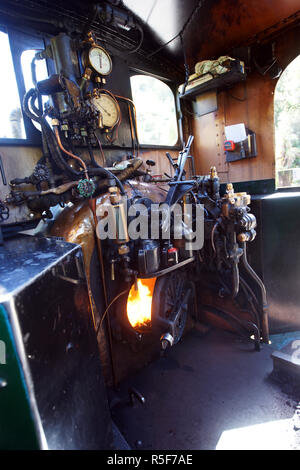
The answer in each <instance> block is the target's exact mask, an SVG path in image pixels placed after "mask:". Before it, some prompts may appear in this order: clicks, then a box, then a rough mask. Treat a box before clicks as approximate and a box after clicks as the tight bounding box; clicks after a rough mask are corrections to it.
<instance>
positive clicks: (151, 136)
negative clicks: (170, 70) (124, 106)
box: [130, 75, 178, 147]
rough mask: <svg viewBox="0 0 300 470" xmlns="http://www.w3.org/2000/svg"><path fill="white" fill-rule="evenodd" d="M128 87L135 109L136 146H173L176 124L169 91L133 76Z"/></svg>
mask: <svg viewBox="0 0 300 470" xmlns="http://www.w3.org/2000/svg"><path fill="white" fill-rule="evenodd" d="M130 83H131V91H132V98H133V101H134V103H135V106H136V113H137V130H138V136H139V143H140V144H142V145H149V146H153V145H158V146H159V145H161V146H170V147H172V146H174V145H176V143H177V140H178V124H177V117H176V108H175V99H174V94H173V92H172V90H171V88H170V87H169V86H168V85H167V84H166V83H164V82H162V81H161V80H158V79H157V78H154V77H150V76H148V75H133V76H132V77H131V78H130Z"/></svg>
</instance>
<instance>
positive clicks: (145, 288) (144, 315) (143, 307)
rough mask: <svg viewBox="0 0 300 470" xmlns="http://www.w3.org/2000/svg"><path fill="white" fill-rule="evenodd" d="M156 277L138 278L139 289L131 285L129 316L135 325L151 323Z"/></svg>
mask: <svg viewBox="0 0 300 470" xmlns="http://www.w3.org/2000/svg"><path fill="white" fill-rule="evenodd" d="M155 281H156V278H152V279H138V290H135V286H134V284H133V286H132V287H131V289H130V291H129V295H128V299H127V317H128V320H129V322H130V324H131V326H133V328H135V327H141V326H149V324H150V323H151V307H152V295H153V289H154V285H155Z"/></svg>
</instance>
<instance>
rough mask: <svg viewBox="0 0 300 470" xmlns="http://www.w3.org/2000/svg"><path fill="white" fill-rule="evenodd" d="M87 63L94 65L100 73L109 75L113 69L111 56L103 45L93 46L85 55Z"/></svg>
mask: <svg viewBox="0 0 300 470" xmlns="http://www.w3.org/2000/svg"><path fill="white" fill-rule="evenodd" d="M83 60H84V62H85V63H86V62H87V63H86V65H89V66H90V67H92V68H93V69H94V70H95V71H96V72H97V73H99V75H109V74H110V72H111V69H112V62H111V57H110V55H109V54H108V52H106V50H105V49H103V47H100V46H92V47H91V48H90V49H89V51H87V52H86V53H85V54H84V57H83Z"/></svg>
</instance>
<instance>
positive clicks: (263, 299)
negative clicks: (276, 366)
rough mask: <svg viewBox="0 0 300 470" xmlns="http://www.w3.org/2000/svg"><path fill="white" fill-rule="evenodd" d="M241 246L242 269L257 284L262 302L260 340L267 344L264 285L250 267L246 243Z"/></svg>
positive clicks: (265, 293) (267, 324) (266, 307)
mask: <svg viewBox="0 0 300 470" xmlns="http://www.w3.org/2000/svg"><path fill="white" fill-rule="evenodd" d="M242 246H243V254H242V260H243V264H244V267H245V269H246V271H247V273H248V274H249V275H250V276H251V277H252V279H253V280H254V281H255V282H256V283H257V284H258V286H259V288H260V292H261V300H262V338H263V341H264V343H267V344H268V343H269V320H268V314H269V311H268V304H267V291H266V288H265V285H264V283H263V282H262V280H261V279H260V277H259V276H258V275H257V274H256V272H255V271H254V269H252V267H251V266H250V264H249V263H248V260H247V252H246V243H245V242H244V243H243V244H242Z"/></svg>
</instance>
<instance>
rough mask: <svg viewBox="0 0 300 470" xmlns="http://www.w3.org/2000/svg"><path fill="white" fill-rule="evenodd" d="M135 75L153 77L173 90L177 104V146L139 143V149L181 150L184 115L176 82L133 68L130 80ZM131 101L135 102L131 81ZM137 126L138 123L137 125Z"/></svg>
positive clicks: (130, 72)
mask: <svg viewBox="0 0 300 470" xmlns="http://www.w3.org/2000/svg"><path fill="white" fill-rule="evenodd" d="M134 75H145V76H147V77H152V78H156V79H157V80H159V81H161V82H163V83H164V84H165V85H167V86H168V87H169V89H170V90H171V92H172V94H173V97H174V103H175V114H176V125H177V142H176V144H175V145H158V144H142V143H140V142H139V148H140V149H142V150H143V149H145V150H146V149H157V150H181V149H182V145H183V132H182V118H181V116H182V113H181V109H180V101H179V95H178V90H177V88H178V87H177V86H176V84H175V83H174V82H172V81H171V80H168V79H166V78H165V77H160V76H158V75H154V74H151V73H147V72H144V71H143V70H139V69H135V68H131V69H130V70H129V79H131V77H133V76H134ZM129 90H130V99H131V100H132V101H133V97H132V88H131V80H130V87H129ZM136 125H137V123H136Z"/></svg>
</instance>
